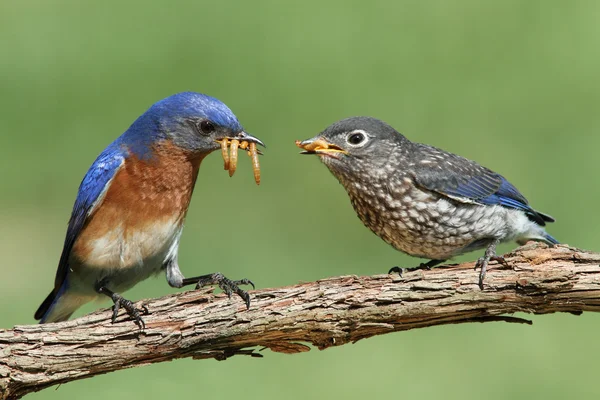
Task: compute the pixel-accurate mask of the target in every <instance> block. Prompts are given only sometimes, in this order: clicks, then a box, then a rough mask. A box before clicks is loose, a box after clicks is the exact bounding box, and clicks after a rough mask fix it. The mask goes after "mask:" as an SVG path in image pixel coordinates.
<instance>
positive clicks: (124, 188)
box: [35, 92, 264, 328]
mask: <svg viewBox="0 0 600 400" xmlns="http://www.w3.org/2000/svg"><path fill="white" fill-rule="evenodd" d="M223 139H238V140H244V141H247V142H254V143H257V144H260V145H263V143H262V142H261V141H260V140H259V139H258V138H256V137H253V136H251V135H249V134H247V133H246V132H244V129H243V128H242V125H241V124H240V123H239V122H238V120H237V118H236V116H235V115H234V114H233V112H232V111H231V110H230V109H229V108H228V107H227V106H226V105H225V104H223V103H222V102H221V101H219V100H217V99H215V98H213V97H210V96H207V95H204V94H200V93H192V92H185V93H179V94H175V95H173V96H170V97H167V98H166V99H163V100H161V101H159V102H157V103H156V104H154V105H152V106H151V107H150V108H149V109H148V110H147V111H146V112H145V113H144V114H142V115H141V116H140V117H139V118H138V119H137V120H136V121H135V122H134V123H133V124H132V125H131V126H130V127H129V129H127V131H125V133H123V134H122V135H121V136H120V137H118V138H117V139H116V140H115V141H114V142H112V143H111V144H110V145H109V146H108V147H107V148H106V149H105V150H104V151H103V152H102V153H101V154H100V155H99V156H98V158H97V159H96V161H94V163H93V164H92V166H91V167H90V169H89V171H88V172H87V174H86V175H85V177H84V178H83V181H82V182H81V185H80V186H79V192H78V194H77V198H76V200H75V205H74V207H73V212H72V214H71V219H70V221H69V225H68V228H67V235H66V239H65V243H64V247H63V251H62V255H61V257H60V262H59V264H58V270H57V272H56V279H55V282H54V289H53V290H52V292H51V293H50V294H49V295H48V297H47V298H46V300H44V302H43V303H42V304H41V305H40V307H39V308H38V310H37V312H36V313H35V318H36V319H39V320H41V321H40V322H41V323H46V322H56V321H64V320H66V319H68V318H69V317H70V316H71V314H73V312H74V311H75V310H77V308H79V307H80V306H81V305H83V304H84V303H87V302H89V301H92V300H95V299H97V298H99V297H102V296H108V297H110V298H111V299H112V301H113V302H114V306H113V317H112V321H113V322H115V319H116V317H117V314H118V311H119V308H121V307H122V308H124V309H125V310H126V311H127V313H128V314H129V315H130V316H131V318H133V320H134V321H135V322H136V324H138V325H139V326H140V328H143V326H144V323H143V320H142V319H141V317H140V312H139V311H138V310H137V309H136V308H135V307H134V305H133V303H132V302H131V301H129V300H126V299H124V298H123V297H122V296H121V295H120V294H119V293H120V292H123V291H125V290H127V289H129V288H131V287H133V286H134V285H135V284H137V283H138V282H140V281H142V280H144V279H146V278H148V277H149V276H151V275H155V274H158V273H160V272H162V271H164V272H165V273H166V278H167V282H168V283H169V285H171V286H173V287H176V288H180V287H183V286H186V285H192V284H195V285H196V286H197V287H201V286H204V285H209V284H217V285H219V286H220V287H221V289H223V290H224V291H225V292H226V293H227V294H228V295H229V296H230V297H231V294H232V293H233V292H235V293H237V294H238V295H239V296H240V297H241V298H242V299H243V300H244V301H245V302H246V306H247V307H249V305H250V298H249V296H248V293H246V292H245V291H243V290H241V289H240V288H239V287H238V285H241V284H252V282H250V281H249V280H247V279H242V280H239V281H231V280H229V279H227V278H225V277H224V276H223V275H222V274H220V273H212V274H208V275H203V276H198V277H194V278H184V276H183V274H182V273H181V271H180V270H179V266H178V264H177V253H178V248H179V240H180V238H181V233H182V230H183V222H184V219H185V216H186V213H187V210H188V206H189V204H190V199H191V197H192V192H193V190H194V185H195V182H196V177H197V176H198V169H199V168H200V164H201V162H202V160H203V159H204V157H206V156H207V155H208V154H210V153H211V152H213V151H215V150H217V149H219V148H220V145H219V141H221V140H223ZM263 146H264V145H263ZM253 286H254V285H253Z"/></svg>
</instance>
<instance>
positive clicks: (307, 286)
mask: <svg viewBox="0 0 600 400" xmlns="http://www.w3.org/2000/svg"><path fill="white" fill-rule="evenodd" d="M506 260H507V261H508V263H509V265H510V267H504V266H501V265H498V264H494V263H492V264H491V265H490V268H489V272H488V275H487V277H486V281H485V290H483V291H481V290H480V289H479V287H478V286H477V278H478V272H474V271H473V263H466V264H461V265H453V266H442V267H439V268H435V269H432V270H430V271H414V272H407V273H405V274H404V276H403V277H399V276H398V275H376V276H371V277H357V276H342V277H336V278H330V279H323V280H320V281H317V282H308V283H301V284H298V285H294V286H288V287H283V288H277V289H263V290H257V291H253V292H252V294H251V295H252V305H251V308H250V310H248V311H246V310H245V307H244V304H243V302H241V301H239V299H238V298H234V299H232V300H231V301H229V300H228V299H227V298H226V297H225V296H224V295H217V296H213V295H211V294H210V293H209V292H207V291H189V292H183V293H178V294H173V295H170V296H166V297H162V298H159V299H152V300H148V301H144V302H143V303H144V304H145V305H146V306H147V307H148V310H149V315H146V316H144V321H145V322H146V329H145V330H144V331H143V332H140V331H139V330H138V329H137V327H136V326H135V324H134V323H133V322H131V321H130V320H129V319H128V317H127V315H126V314H123V313H121V315H120V317H119V319H118V321H117V323H115V324H111V322H110V315H111V313H110V312H109V311H107V310H103V311H99V312H96V313H93V314H90V315H87V316H84V317H82V318H79V319H76V320H73V321H67V322H62V323H58V324H47V325H27V326H16V327H15V328H14V329H12V330H0V398H1V399H8V398H10V399H14V398H19V397H22V396H23V395H25V394H27V393H30V392H33V391H38V390H41V389H43V388H46V387H48V386H52V385H56V384H59V383H65V382H70V381H73V380H76V379H82V378H88V377H91V376H94V375H98V374H104V373H107V372H111V371H116V370H119V369H123V368H130V367H136V366H141V365H145V364H150V363H156V362H161V361H169V360H173V359H176V358H183V357H193V358H195V359H202V358H216V359H218V360H224V359H227V358H228V357H231V356H233V355H249V356H253V357H262V355H261V353H260V352H259V351H261V350H262V348H269V349H271V350H272V351H277V352H283V353H298V352H304V351H309V350H310V348H309V347H308V346H307V345H306V344H303V343H311V344H312V345H314V346H316V347H317V348H319V349H325V348H327V347H330V346H340V345H343V344H345V343H349V342H356V341H357V340H360V339H364V338H368V337H371V336H375V335H381V334H384V333H389V332H396V331H402V330H408V329H413V328H423V327H427V326H434V325H442V324H454V323H464V322H488V321H506V322H516V323H531V322H530V321H527V320H524V319H521V318H517V317H509V316H504V315H505V314H512V313H515V312H526V313H533V314H546V313H553V312H570V313H574V314H580V313H581V312H583V311H600V265H599V264H600V254H598V253H590V252H585V251H581V250H578V249H574V248H570V247H567V246H558V247H554V248H546V246H545V245H542V244H528V245H526V246H524V247H521V248H519V249H517V250H516V251H515V252H513V253H510V254H507V255H506ZM139 306H141V304H138V307H139ZM257 347H258V348H259V349H257ZM257 351H258V352H257Z"/></svg>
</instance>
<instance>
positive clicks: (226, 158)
mask: <svg viewBox="0 0 600 400" xmlns="http://www.w3.org/2000/svg"><path fill="white" fill-rule="evenodd" d="M227 142H228V140H227V139H223V140H221V155H222V156H223V169H224V170H228V169H229V152H228V149H227V145H228V143H227Z"/></svg>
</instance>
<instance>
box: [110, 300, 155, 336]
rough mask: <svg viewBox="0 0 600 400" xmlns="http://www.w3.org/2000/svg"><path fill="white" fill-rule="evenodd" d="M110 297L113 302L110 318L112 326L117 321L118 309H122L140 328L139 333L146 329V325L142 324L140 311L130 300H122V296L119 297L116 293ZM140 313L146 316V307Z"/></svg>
mask: <svg viewBox="0 0 600 400" xmlns="http://www.w3.org/2000/svg"><path fill="white" fill-rule="evenodd" d="M111 297H112V299H113V302H114V303H115V304H114V305H113V315H112V318H111V321H112V323H113V324H114V323H115V322H116V321H117V316H118V315H119V309H120V308H123V309H124V310H125V311H126V312H127V314H128V315H129V316H130V317H131V319H132V320H133V322H135V324H136V325H137V326H138V327H139V328H140V330H141V331H143V330H145V329H146V324H145V323H144V320H143V319H142V317H141V315H140V311H139V310H138V309H137V308H135V305H134V304H133V302H132V301H131V300H127V299H126V298H124V297H123V296H121V295H120V294H118V293H113V295H112V296H111ZM142 312H143V313H144V314H148V307H146V306H145V305H143V306H142Z"/></svg>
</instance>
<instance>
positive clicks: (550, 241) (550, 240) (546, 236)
mask: <svg viewBox="0 0 600 400" xmlns="http://www.w3.org/2000/svg"><path fill="white" fill-rule="evenodd" d="M544 239H545V240H546V242H548V244H560V242H559V241H558V240H556V239H554V237H552V235H550V234H549V233H546V232H544Z"/></svg>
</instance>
